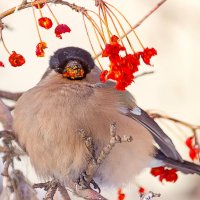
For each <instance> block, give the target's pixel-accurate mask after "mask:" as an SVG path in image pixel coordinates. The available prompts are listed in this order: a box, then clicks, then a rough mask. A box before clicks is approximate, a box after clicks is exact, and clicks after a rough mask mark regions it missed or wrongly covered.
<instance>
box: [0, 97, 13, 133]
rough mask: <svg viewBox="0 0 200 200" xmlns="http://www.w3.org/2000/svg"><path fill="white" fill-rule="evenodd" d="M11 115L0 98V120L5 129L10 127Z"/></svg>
mask: <svg viewBox="0 0 200 200" xmlns="http://www.w3.org/2000/svg"><path fill="white" fill-rule="evenodd" d="M12 121H13V118H12V115H11V112H10V110H9V109H8V107H7V106H6V105H5V104H4V103H3V101H2V100H1V99H0V122H1V123H2V124H3V127H4V129H5V130H11V129H12Z"/></svg>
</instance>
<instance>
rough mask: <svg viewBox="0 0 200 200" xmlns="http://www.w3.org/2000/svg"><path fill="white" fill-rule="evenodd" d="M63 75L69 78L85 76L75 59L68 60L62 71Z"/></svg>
mask: <svg viewBox="0 0 200 200" xmlns="http://www.w3.org/2000/svg"><path fill="white" fill-rule="evenodd" d="M63 77H66V78H69V79H73V80H75V79H82V78H84V77H85V71H84V69H83V67H82V66H81V64H79V63H76V62H75V61H73V62H69V63H68V64H67V65H66V67H65V70H64V72H63Z"/></svg>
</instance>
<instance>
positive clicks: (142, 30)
mask: <svg viewBox="0 0 200 200" xmlns="http://www.w3.org/2000/svg"><path fill="white" fill-rule="evenodd" d="M69 2H75V3H77V4H79V5H82V6H84V7H86V8H90V9H93V8H94V6H93V5H94V2H93V1H92V0H84V1H81V0H74V1H72V0H70V1H69ZM109 2H110V3H112V4H114V5H115V6H116V7H117V8H119V9H120V11H122V12H123V13H124V14H125V16H126V17H127V18H128V20H129V21H130V22H131V24H133V25H134V24H135V23H136V22H137V21H138V20H140V19H141V18H142V17H143V16H144V15H145V14H146V13H147V12H148V11H149V10H150V9H151V8H153V7H154V6H155V5H156V4H157V3H158V0H126V1H122V0H109ZM20 3H21V1H20V0H15V1H3V0H0V12H3V11H5V10H7V9H9V8H11V7H13V6H16V5H18V4H20ZM51 8H52V9H53V11H54V14H55V15H56V16H57V18H58V20H59V21H60V23H66V24H67V25H68V26H69V27H70V28H71V30H72V31H71V33H70V34H68V33H67V34H65V35H63V39H62V40H60V39H58V38H56V37H55V36H54V32H53V31H54V30H53V29H52V30H41V34H42V38H43V40H44V41H45V42H47V44H48V49H46V50H45V52H46V56H45V57H44V58H37V57H36V56H35V46H36V44H37V43H38V42H39V38H38V35H37V32H36V28H35V24H34V18H33V14H32V10H31V8H28V9H25V10H22V11H17V12H15V13H14V14H13V15H10V16H8V17H6V18H5V19H3V22H4V23H5V24H6V25H8V27H9V29H5V31H3V37H4V40H5V43H6V45H7V47H8V49H9V50H10V51H16V52H17V53H20V54H22V55H24V56H25V57H26V64H25V65H23V66H21V67H19V68H13V67H11V66H10V64H9V62H8V54H7V52H6V51H5V50H4V48H3V46H2V44H1V43H0V60H1V61H3V62H4V64H5V68H0V90H7V91H12V92H18V91H26V90H28V89H29V88H31V87H33V86H34V85H35V84H36V83H37V82H38V81H39V80H40V78H41V76H42V74H43V73H44V71H45V70H46V68H47V67H48V61H49V56H50V55H52V54H53V52H54V51H55V50H57V49H58V48H60V47H65V46H78V47H82V48H85V49H87V50H88V51H90V52H91V53H92V50H91V47H90V45H89V42H88V39H87V36H86V33H85V30H84V25H83V23H82V17H81V15H80V14H78V13H76V12H74V11H72V10H71V9H70V8H68V7H66V6H61V5H51ZM94 9H95V8H94ZM43 12H44V15H46V16H50V14H49V12H48V10H47V9H46V8H44V11H43ZM136 31H137V33H138V35H139V37H140V39H141V41H142V42H143V44H144V46H148V47H154V48H155V49H157V51H158V55H157V56H156V57H155V58H153V59H152V63H153V65H154V67H153V68H151V67H150V68H149V67H146V66H142V67H141V71H146V70H152V69H153V70H154V71H155V73H154V74H152V75H147V76H144V77H141V78H138V79H136V81H135V83H133V84H132V85H131V86H130V87H129V88H128V89H129V90H130V91H131V92H132V94H133V95H134V96H135V98H136V100H137V102H138V105H139V106H140V107H142V108H144V109H156V110H158V111H161V112H163V113H166V114H168V115H170V116H172V117H176V118H178V119H181V120H184V121H187V122H189V123H192V124H200V104H199V102H200V59H199V45H200V1H199V0H190V1H186V0H185V1H183V0H176V1H167V2H166V3H165V4H164V5H162V6H161V7H160V8H159V9H158V10H157V11H156V12H155V13H154V14H152V15H151V16H150V17H149V18H148V19H147V20H146V21H145V22H144V23H143V24H142V25H141V26H139V27H138V28H137V29H136ZM102 63H104V61H102ZM161 125H162V124H161ZM166 131H167V133H168V134H169V135H170V137H172V139H173V141H174V142H175V144H176V146H177V148H178V149H179V151H180V152H181V153H182V155H183V157H184V158H185V159H189V157H188V150H187V148H186V146H185V145H184V143H183V142H182V141H180V140H179V139H177V136H174V132H173V131H170V130H166ZM184 131H185V130H183V132H181V131H180V132H179V133H178V134H180V135H181V134H184V135H187V136H190V134H191V133H190V132H184ZM176 134H177V133H176ZM180 137H182V136H180ZM17 167H19V168H22V169H23V171H24V173H25V175H26V176H27V177H28V178H29V180H30V181H31V182H33V183H35V182H38V181H40V180H38V179H37V177H36V176H35V174H34V171H33V170H32V169H31V166H30V163H29V160H28V159H23V161H22V162H20V163H17ZM136 182H137V184H139V185H141V186H143V187H144V188H146V189H147V190H152V191H154V192H157V193H161V194H162V197H161V198H160V199H162V200H169V199H170V200H189V199H190V200H197V199H199V198H200V177H198V176H195V175H187V176H186V175H180V176H179V179H178V181H177V182H176V183H175V184H173V183H163V184H162V183H160V182H159V181H158V180H157V178H155V177H152V176H151V175H150V174H149V170H148V169H147V170H146V171H144V173H142V174H141V175H140V176H138V177H137V180H136ZM123 190H124V192H125V193H126V195H127V198H126V200H131V199H132V200H133V199H139V197H138V194H137V187H136V186H135V184H134V183H130V184H129V185H128V186H126V187H124V188H123ZM103 194H105V196H107V197H108V198H109V199H117V191H116V189H108V188H105V189H103Z"/></svg>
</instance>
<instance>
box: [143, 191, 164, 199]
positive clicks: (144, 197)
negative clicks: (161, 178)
mask: <svg viewBox="0 0 200 200" xmlns="http://www.w3.org/2000/svg"><path fill="white" fill-rule="evenodd" d="M160 196H161V195H160V194H156V193H153V192H151V191H150V192H148V193H146V194H141V196H140V200H151V199H153V198H154V197H160Z"/></svg>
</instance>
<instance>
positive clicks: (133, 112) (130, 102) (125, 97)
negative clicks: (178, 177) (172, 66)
mask: <svg viewBox="0 0 200 200" xmlns="http://www.w3.org/2000/svg"><path fill="white" fill-rule="evenodd" d="M114 86H115V83H113V82H110V81H108V82H107V83H106V84H102V83H98V84H96V87H100V88H113V89H114ZM115 93H116V95H118V97H119V100H120V101H121V102H122V104H123V105H125V106H126V108H127V109H126V111H125V112H122V113H123V114H125V115H127V116H128V117H130V118H132V119H134V120H136V121H137V122H139V123H140V124H141V125H142V126H144V127H145V128H146V129H148V130H149V132H150V133H151V134H152V136H153V138H154V140H155V142H156V143H157V144H158V146H159V147H160V151H161V152H162V153H163V154H164V155H165V156H166V157H168V158H171V159H174V160H177V161H180V162H182V161H183V159H182V158H181V156H180V155H179V153H178V152H177V150H176V148H175V146H174V144H173V142H172V140H171V139H170V138H169V137H168V136H167V135H166V134H165V133H164V131H163V130H162V129H161V128H160V127H159V125H158V124H157V123H156V122H155V121H154V120H153V119H152V118H151V117H150V116H149V115H148V114H147V113H146V112H145V111H144V110H142V109H141V108H139V107H138V106H137V105H136V102H135V98H134V97H133V96H132V95H131V93H130V92H128V91H123V92H121V91H118V90H115Z"/></svg>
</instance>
